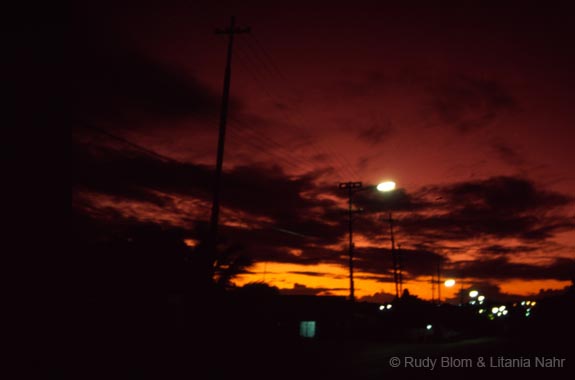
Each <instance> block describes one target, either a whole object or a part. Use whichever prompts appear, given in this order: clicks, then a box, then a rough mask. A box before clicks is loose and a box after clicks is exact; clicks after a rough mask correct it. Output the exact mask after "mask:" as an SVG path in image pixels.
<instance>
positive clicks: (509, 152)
mask: <svg viewBox="0 0 575 380" xmlns="http://www.w3.org/2000/svg"><path fill="white" fill-rule="evenodd" d="M491 148H492V150H493V152H494V153H495V155H496V156H497V157H499V159H500V160H501V161H503V162H505V163H507V164H509V165H512V166H516V167H521V166H523V165H524V164H525V159H524V158H523V156H522V155H521V154H520V153H519V152H518V151H517V150H516V149H514V148H513V147H512V146H511V145H509V144H507V143H504V142H501V141H499V142H494V143H492V145H491Z"/></svg>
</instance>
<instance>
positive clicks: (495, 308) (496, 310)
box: [491, 307, 499, 314]
mask: <svg viewBox="0 0 575 380" xmlns="http://www.w3.org/2000/svg"><path fill="white" fill-rule="evenodd" d="M498 311H499V308H498V307H494V308H492V309H491V312H492V313H493V314H497V312H498Z"/></svg>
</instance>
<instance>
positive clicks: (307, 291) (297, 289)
mask: <svg viewBox="0 0 575 380" xmlns="http://www.w3.org/2000/svg"><path fill="white" fill-rule="evenodd" d="M333 290H343V289H328V288H309V287H307V286H305V285H302V284H297V283H296V284H294V285H293V288H291V289H280V293H281V294H285V295H299V296H317V295H319V294H322V295H329V294H330V291H333Z"/></svg>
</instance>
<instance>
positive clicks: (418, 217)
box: [398, 177, 575, 241]
mask: <svg viewBox="0 0 575 380" xmlns="http://www.w3.org/2000/svg"><path fill="white" fill-rule="evenodd" d="M427 190H429V191H431V192H434V193H435V194H437V195H440V197H441V201H440V202H441V203H438V205H440V206H441V207H443V210H441V211H442V212H441V213H437V212H436V213H434V214H425V215H424V214H411V215H405V216H403V217H402V219H401V222H400V223H398V226H399V227H400V228H401V229H402V230H403V231H404V232H405V233H408V234H410V235H416V236H417V235H419V236H427V237H428V238H435V239H437V240H442V239H447V240H460V241H461V240H468V239H474V238H477V237H492V238H518V239H521V240H525V241H535V240H544V239H549V238H551V237H552V236H554V235H555V234H557V233H559V232H563V231H568V230H571V229H573V228H574V227H575V225H574V224H573V221H572V219H570V218H568V217H566V216H563V215H561V214H560V212H561V211H562V209H563V208H564V207H565V206H567V205H568V204H570V203H571V202H572V198H571V197H569V196H566V195H564V194H560V193H557V192H551V191H547V190H544V189H542V188H540V187H538V186H537V185H536V184H535V183H534V182H532V181H529V180H527V179H524V178H515V177H492V178H488V179H485V180H477V181H469V182H459V183H455V184H452V185H447V186H443V187H436V188H435V189H427Z"/></svg>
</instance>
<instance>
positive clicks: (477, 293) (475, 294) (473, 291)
mask: <svg viewBox="0 0 575 380" xmlns="http://www.w3.org/2000/svg"><path fill="white" fill-rule="evenodd" d="M478 295H479V292H478V291H477V290H472V291H470V292H469V297H471V298H475V297H477V296H478Z"/></svg>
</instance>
